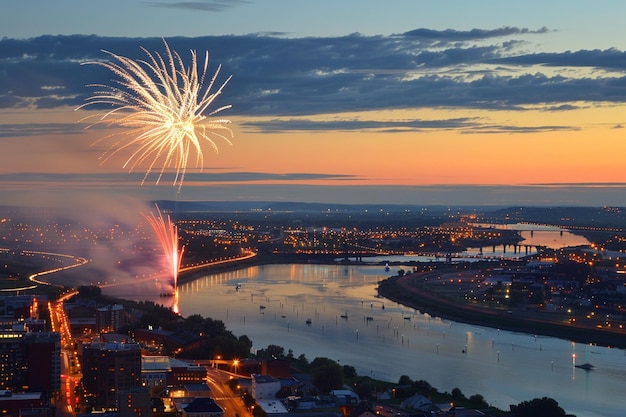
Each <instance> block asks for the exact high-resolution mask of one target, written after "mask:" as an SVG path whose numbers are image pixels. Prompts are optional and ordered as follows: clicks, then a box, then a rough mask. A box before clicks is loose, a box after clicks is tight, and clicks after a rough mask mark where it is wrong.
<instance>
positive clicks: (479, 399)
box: [469, 394, 489, 408]
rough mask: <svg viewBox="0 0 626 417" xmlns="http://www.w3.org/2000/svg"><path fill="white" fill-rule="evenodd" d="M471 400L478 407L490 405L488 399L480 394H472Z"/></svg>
mask: <svg viewBox="0 0 626 417" xmlns="http://www.w3.org/2000/svg"><path fill="white" fill-rule="evenodd" d="M469 400H470V402H472V403H473V404H475V406H476V407H477V408H487V407H489V404H487V401H485V397H483V396H482V395H480V394H474V395H470V397H469Z"/></svg>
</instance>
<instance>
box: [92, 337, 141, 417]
mask: <svg viewBox="0 0 626 417" xmlns="http://www.w3.org/2000/svg"><path fill="white" fill-rule="evenodd" d="M82 369H83V385H84V387H85V391H86V398H87V401H88V404H89V405H90V406H91V407H93V409H95V410H115V409H117V407H118V398H119V397H118V394H119V393H120V392H122V391H126V390H130V389H133V388H138V387H141V348H140V346H139V345H138V344H136V343H102V342H99V343H90V344H86V345H84V346H83V363H82Z"/></svg>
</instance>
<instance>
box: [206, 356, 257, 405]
mask: <svg viewBox="0 0 626 417" xmlns="http://www.w3.org/2000/svg"><path fill="white" fill-rule="evenodd" d="M231 378H232V376H231V374H230V373H228V372H224V371H220V370H218V369H214V368H211V367H208V366H207V381H208V384H209V388H211V397H212V398H213V400H215V402H216V403H217V404H218V405H219V406H220V407H222V408H223V409H224V417H252V413H251V411H250V410H248V409H247V408H246V406H245V405H244V403H243V400H242V399H241V398H240V397H239V396H238V395H236V394H233V392H232V391H231V389H230V387H229V386H228V385H227V384H228V381H229V380H230V379H231Z"/></svg>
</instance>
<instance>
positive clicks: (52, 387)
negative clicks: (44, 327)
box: [23, 332, 61, 394]
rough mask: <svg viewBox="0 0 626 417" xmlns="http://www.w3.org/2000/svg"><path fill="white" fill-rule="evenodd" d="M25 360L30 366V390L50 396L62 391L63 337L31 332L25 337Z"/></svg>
mask: <svg viewBox="0 0 626 417" xmlns="http://www.w3.org/2000/svg"><path fill="white" fill-rule="evenodd" d="M23 346H24V359H25V360H26V363H27V364H28V371H27V381H28V388H29V390H31V391H32V390H36V391H43V392H46V393H48V394H50V393H53V392H56V391H59V390H60V389H61V335H60V334H59V333H57V332H30V333H26V334H25V335H24V340H23Z"/></svg>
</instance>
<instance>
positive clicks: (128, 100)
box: [77, 40, 233, 190]
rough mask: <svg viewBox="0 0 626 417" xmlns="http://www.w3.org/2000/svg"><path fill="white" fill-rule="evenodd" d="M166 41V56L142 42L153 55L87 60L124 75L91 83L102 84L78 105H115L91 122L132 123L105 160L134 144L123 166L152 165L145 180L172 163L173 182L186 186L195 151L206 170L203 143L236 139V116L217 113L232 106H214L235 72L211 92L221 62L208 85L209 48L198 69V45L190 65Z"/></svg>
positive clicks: (197, 164)
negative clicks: (233, 127) (233, 120)
mask: <svg viewBox="0 0 626 417" xmlns="http://www.w3.org/2000/svg"><path fill="white" fill-rule="evenodd" d="M163 43H164V44H165V54H164V57H163V56H161V55H160V54H158V53H154V54H151V53H150V52H148V50H146V49H145V48H143V47H142V48H141V49H142V50H143V51H144V52H145V53H146V55H147V58H148V59H147V60H138V61H135V60H132V59H130V58H126V57H124V56H120V55H116V54H114V53H111V52H108V51H103V52H104V53H106V54H108V55H109V56H110V57H111V60H110V61H102V62H88V63H86V64H95V65H100V66H102V67H104V68H106V69H108V70H110V71H111V72H112V73H113V74H114V75H115V76H117V77H118V79H117V80H116V81H115V82H114V84H113V85H103V84H91V85H89V87H94V88H97V89H98V90H97V91H95V92H94V94H93V95H92V96H90V97H88V98H87V100H86V103H85V104H83V105H82V106H80V107H78V108H77V110H78V109H81V108H84V107H86V106H89V105H106V106H111V107H113V108H112V109H111V110H108V111H106V112H104V113H102V114H100V115H99V119H98V120H97V121H96V122H95V123H92V124H91V125H89V126H88V128H89V127H91V126H94V125H97V124H105V125H108V126H118V127H122V128H124V129H126V130H125V136H124V137H123V138H120V139H118V140H116V141H115V143H113V144H112V145H111V146H110V147H109V148H108V149H107V150H106V151H105V152H104V154H103V155H102V157H101V160H102V163H104V162H106V161H107V160H108V159H109V158H111V157H112V156H113V155H115V154H117V153H118V152H121V151H125V150H129V151H130V156H129V157H128V159H127V160H126V162H125V163H124V165H123V167H124V168H125V169H128V170H129V172H132V171H134V170H135V169H137V168H139V167H140V166H147V169H146V173H145V175H144V177H143V180H142V182H141V183H142V184H143V183H144V182H145V181H146V179H147V178H148V176H149V175H150V173H151V172H154V171H157V170H158V171H159V174H158V176H157V179H156V183H157V184H158V183H159V181H160V180H161V178H162V176H163V174H164V173H165V171H166V170H167V169H172V170H173V171H175V173H176V175H175V178H174V183H173V185H174V186H178V189H179V190H180V187H181V186H182V184H183V181H184V178H185V173H186V171H187V165H188V162H189V159H190V155H191V154H195V167H196V168H199V169H200V170H202V168H203V160H204V156H203V152H202V145H203V144H205V143H208V144H209V145H210V146H211V148H212V149H213V151H215V152H216V153H217V152H218V147H217V144H216V142H215V140H214V138H221V139H223V140H224V141H225V142H226V143H228V144H229V145H231V144H232V143H231V141H230V139H229V138H232V137H233V132H232V130H231V129H230V128H229V127H228V124H230V121H229V120H226V119H216V118H212V116H214V115H215V114H217V113H219V112H221V111H222V110H225V109H229V108H230V107H232V106H231V105H226V106H222V107H218V108H216V109H211V108H210V107H211V105H212V104H213V102H214V100H215V99H216V98H217V97H218V96H219V95H220V94H221V93H222V90H223V89H224V87H225V86H226V84H227V83H228V82H229V81H230V79H231V78H232V76H229V77H228V78H227V79H226V81H225V82H224V83H222V84H221V86H220V87H219V88H218V89H217V90H215V91H214V92H211V89H212V88H213V84H214V83H215V81H216V79H217V77H218V74H219V72H220V69H221V66H219V67H218V68H217V70H216V71H215V73H214V75H213V77H212V78H211V80H210V81H209V82H208V84H206V85H205V81H206V75H207V69H208V66H209V53H208V52H206V54H205V58H204V66H203V67H202V70H201V71H198V60H197V56H196V51H195V50H191V65H190V66H189V67H185V65H184V63H183V60H182V59H181V57H180V55H179V54H178V53H177V52H176V51H172V50H171V49H170V47H169V45H168V44H167V42H166V41H165V40H163ZM110 136H112V135H108V136H105V138H109V137H110ZM103 139H104V138H102V139H100V140H98V141H97V142H96V143H98V142H100V141H101V140H103ZM192 158H193V156H192ZM159 164H161V165H160V169H159V168H158V166H159Z"/></svg>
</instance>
